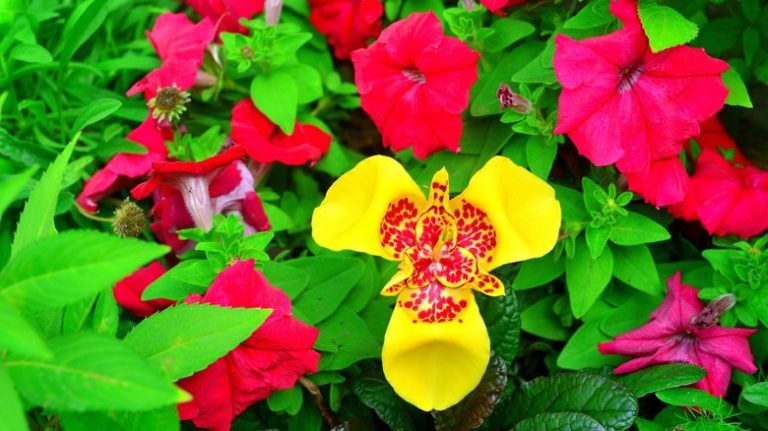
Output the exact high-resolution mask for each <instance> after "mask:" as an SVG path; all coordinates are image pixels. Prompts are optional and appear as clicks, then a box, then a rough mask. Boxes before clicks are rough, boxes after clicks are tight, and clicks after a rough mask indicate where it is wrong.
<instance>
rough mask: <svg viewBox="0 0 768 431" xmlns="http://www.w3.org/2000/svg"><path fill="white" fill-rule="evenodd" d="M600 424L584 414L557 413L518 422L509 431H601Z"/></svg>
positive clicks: (540, 415)
mask: <svg viewBox="0 0 768 431" xmlns="http://www.w3.org/2000/svg"><path fill="white" fill-rule="evenodd" d="M604 429H605V427H603V426H602V425H601V424H600V422H598V421H596V420H595V419H592V418H591V417H589V415H585V414H584V413H573V412H558V413H541V414H538V415H536V416H534V417H531V418H526V419H524V420H522V421H520V422H519V423H518V424H517V425H515V427H514V428H512V430H511V431H547V430H573V431H603V430H604Z"/></svg>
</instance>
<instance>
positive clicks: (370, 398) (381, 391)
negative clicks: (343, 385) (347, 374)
mask: <svg viewBox="0 0 768 431" xmlns="http://www.w3.org/2000/svg"><path fill="white" fill-rule="evenodd" d="M352 391H353V392H354V393H355V395H357V396H358V398H360V401H362V402H363V404H365V405H366V406H368V407H369V408H371V409H373V411H375V412H376V415H377V416H378V417H379V418H381V420H382V421H384V423H385V424H387V425H388V426H389V427H390V428H391V429H393V430H398V431H416V430H418V429H419V428H418V427H417V426H416V424H415V420H414V417H413V409H412V407H410V406H409V405H408V404H407V403H406V402H405V401H403V400H402V399H401V398H400V397H399V396H397V394H396V393H395V391H394V389H392V387H391V386H390V385H389V383H387V381H386V380H385V379H384V376H383V375H380V374H374V373H369V374H366V375H362V376H360V377H358V378H357V379H355V380H353V381H352Z"/></svg>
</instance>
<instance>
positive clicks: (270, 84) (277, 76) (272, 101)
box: [251, 71, 299, 135]
mask: <svg viewBox="0 0 768 431" xmlns="http://www.w3.org/2000/svg"><path fill="white" fill-rule="evenodd" d="M251 100H253V103H254V105H256V107H257V108H259V111H261V112H262V113H263V114H264V115H266V116H267V118H269V119H270V120H271V121H272V122H273V123H275V124H277V125H278V127H280V129H282V131H283V132H284V133H285V134H286V135H292V134H293V128H294V126H295V125H296V112H297V106H298V103H299V102H298V101H299V90H298V88H297V87H296V83H295V82H294V81H293V78H291V75H289V74H287V73H285V72H281V71H276V72H271V73H268V74H260V75H256V77H255V78H253V81H252V82H251Z"/></svg>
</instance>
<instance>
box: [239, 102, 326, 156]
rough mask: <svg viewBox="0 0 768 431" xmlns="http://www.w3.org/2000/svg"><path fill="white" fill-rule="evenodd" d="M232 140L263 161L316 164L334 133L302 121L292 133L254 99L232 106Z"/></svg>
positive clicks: (297, 123) (250, 154)
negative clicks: (282, 127) (279, 125)
mask: <svg viewBox="0 0 768 431" xmlns="http://www.w3.org/2000/svg"><path fill="white" fill-rule="evenodd" d="M232 139H233V140H234V141H235V142H236V143H237V144H239V145H241V146H243V148H244V149H245V151H246V152H247V153H248V156H249V157H250V158H252V159H253V160H256V161H258V162H262V163H272V162H275V161H277V162H280V163H283V164H286V165H302V164H304V163H307V162H310V163H312V164H313V165H314V164H315V163H316V162H317V161H318V160H319V159H320V157H322V156H323V154H325V153H326V152H327V151H328V148H329V146H330V144H331V136H330V135H329V134H327V133H325V132H324V131H322V130H321V129H319V128H318V127H315V126H312V125H309V124H301V123H299V122H298V121H297V122H296V126H295V128H294V131H293V134H292V135H290V136H288V135H286V134H285V133H283V131H282V130H280V128H279V127H277V126H276V125H275V124H274V123H273V122H271V121H270V120H269V119H268V118H267V117H266V116H265V115H264V114H262V113H261V112H260V111H259V110H258V109H257V108H256V106H254V104H253V102H252V101H251V99H250V98H247V99H243V100H241V101H240V102H238V103H237V105H235V107H234V108H233V109H232Z"/></svg>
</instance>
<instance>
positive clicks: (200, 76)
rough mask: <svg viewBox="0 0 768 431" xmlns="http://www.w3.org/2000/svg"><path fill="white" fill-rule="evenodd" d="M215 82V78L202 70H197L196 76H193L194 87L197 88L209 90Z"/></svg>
mask: <svg viewBox="0 0 768 431" xmlns="http://www.w3.org/2000/svg"><path fill="white" fill-rule="evenodd" d="M217 81H218V79H217V78H216V77H215V76H213V75H211V74H210V73H207V72H203V71H202V70H198V71H197V75H195V87H197V88H211V87H213V86H215V85H216V82H217Z"/></svg>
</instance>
